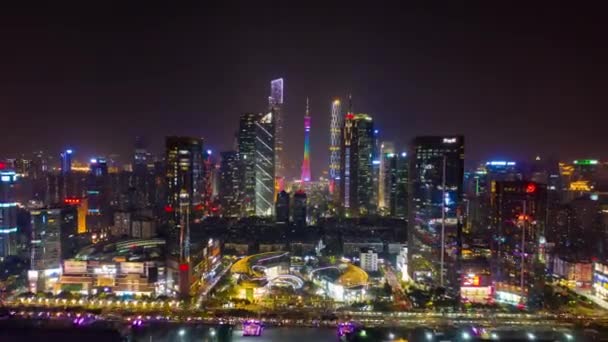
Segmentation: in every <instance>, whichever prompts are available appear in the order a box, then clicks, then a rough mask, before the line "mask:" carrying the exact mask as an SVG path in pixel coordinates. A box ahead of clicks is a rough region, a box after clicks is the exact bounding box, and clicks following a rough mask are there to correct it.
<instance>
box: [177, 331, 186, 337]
mask: <svg viewBox="0 0 608 342" xmlns="http://www.w3.org/2000/svg"><path fill="white" fill-rule="evenodd" d="M177 334H178V335H179V336H180V337H183V336H184V335H186V329H179V332H178V333H177Z"/></svg>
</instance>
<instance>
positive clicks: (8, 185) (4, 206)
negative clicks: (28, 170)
mask: <svg viewBox="0 0 608 342" xmlns="http://www.w3.org/2000/svg"><path fill="white" fill-rule="evenodd" d="M5 166H6V165H5V164H4V163H0V167H2V168H1V169H0V258H4V257H7V256H9V255H15V254H17V253H16V252H17V251H16V239H17V201H16V199H15V182H16V181H17V174H16V173H15V171H13V170H9V169H7V168H5Z"/></svg>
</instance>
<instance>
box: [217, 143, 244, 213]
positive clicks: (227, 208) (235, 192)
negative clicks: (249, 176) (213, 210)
mask: <svg viewBox="0 0 608 342" xmlns="http://www.w3.org/2000/svg"><path fill="white" fill-rule="evenodd" d="M221 155H222V161H221V164H220V192H219V195H220V203H221V205H222V212H223V214H224V216H228V217H235V216H239V214H240V207H239V203H240V201H239V196H240V194H241V181H240V180H241V178H240V172H239V154H238V152H236V151H227V152H222V153H221Z"/></svg>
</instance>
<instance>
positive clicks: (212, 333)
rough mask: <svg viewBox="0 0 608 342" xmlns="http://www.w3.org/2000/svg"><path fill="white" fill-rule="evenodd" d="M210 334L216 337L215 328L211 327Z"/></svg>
mask: <svg viewBox="0 0 608 342" xmlns="http://www.w3.org/2000/svg"><path fill="white" fill-rule="evenodd" d="M209 335H211V337H214V336H215V329H213V328H211V329H210V330H209Z"/></svg>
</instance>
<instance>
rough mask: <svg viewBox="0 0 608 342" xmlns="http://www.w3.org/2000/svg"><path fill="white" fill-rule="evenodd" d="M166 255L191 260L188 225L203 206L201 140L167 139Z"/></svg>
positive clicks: (186, 138)
mask: <svg viewBox="0 0 608 342" xmlns="http://www.w3.org/2000/svg"><path fill="white" fill-rule="evenodd" d="M165 144H166V145H165V148H166V149H165V153H166V155H165V162H166V178H167V186H168V189H167V190H168V196H167V207H166V208H165V211H166V212H167V214H168V218H169V220H168V221H169V229H170V230H169V241H168V242H169V252H170V254H171V255H173V256H179V261H180V262H184V263H187V262H189V259H190V224H191V223H192V222H193V221H194V218H195V216H196V215H195V210H196V209H197V207H199V206H200V205H201V204H202V198H201V193H202V188H203V184H202V183H203V174H202V173H203V140H202V139H200V138H191V137H167V138H166V141H165Z"/></svg>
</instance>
